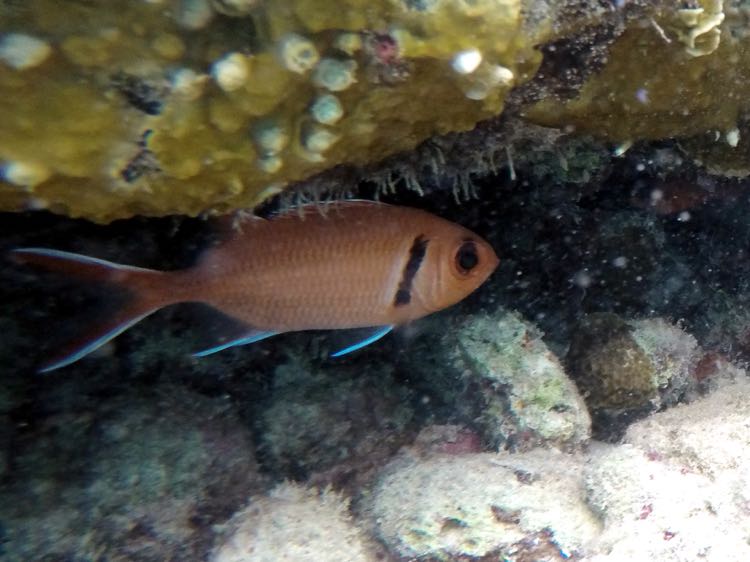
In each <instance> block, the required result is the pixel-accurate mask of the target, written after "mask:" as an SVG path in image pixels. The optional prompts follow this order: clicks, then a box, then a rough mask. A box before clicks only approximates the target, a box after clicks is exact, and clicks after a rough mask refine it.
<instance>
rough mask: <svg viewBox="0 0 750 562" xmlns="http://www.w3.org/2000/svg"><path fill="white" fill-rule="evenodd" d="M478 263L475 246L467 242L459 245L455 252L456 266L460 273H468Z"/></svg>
mask: <svg viewBox="0 0 750 562" xmlns="http://www.w3.org/2000/svg"><path fill="white" fill-rule="evenodd" d="M478 263H479V254H477V245H476V244H474V242H472V241H470V240H468V241H466V242H464V243H463V244H461V247H460V248H459V249H458V252H456V266H457V267H458V270H459V271H460V272H461V273H468V272H469V271H471V270H472V269H474V268H475V267H476V266H477V264H478Z"/></svg>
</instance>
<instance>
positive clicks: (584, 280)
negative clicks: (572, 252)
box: [573, 271, 592, 289]
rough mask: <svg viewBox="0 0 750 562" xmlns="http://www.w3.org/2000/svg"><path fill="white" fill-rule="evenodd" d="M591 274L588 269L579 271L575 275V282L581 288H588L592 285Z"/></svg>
mask: <svg viewBox="0 0 750 562" xmlns="http://www.w3.org/2000/svg"><path fill="white" fill-rule="evenodd" d="M591 283H592V279H591V275H589V274H588V272H587V271H579V272H578V273H576V274H575V275H574V276H573V284H574V285H575V286H576V287H579V288H581V289H587V288H588V287H590V286H591Z"/></svg>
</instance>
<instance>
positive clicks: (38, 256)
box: [10, 248, 178, 373]
mask: <svg viewBox="0 0 750 562" xmlns="http://www.w3.org/2000/svg"><path fill="white" fill-rule="evenodd" d="M10 257H11V258H12V259H13V260H14V261H16V262H17V263H22V264H28V265H34V266H38V267H42V268H44V269H48V270H51V271H55V272H59V273H62V274H65V275H68V276H70V277H76V278H78V279H81V280H84V281H95V282H104V283H110V284H113V285H116V286H118V287H120V288H122V289H125V290H126V291H127V294H128V298H127V299H126V300H125V302H124V304H123V305H122V306H121V307H120V308H119V309H118V310H116V311H115V312H114V313H113V314H112V315H111V316H109V317H107V318H102V319H101V320H100V321H98V322H97V323H96V324H95V325H93V326H91V327H90V328H89V329H88V330H87V331H86V333H85V335H83V336H82V337H80V338H77V339H75V340H74V341H71V342H70V343H69V344H68V345H66V346H65V348H64V349H63V350H61V351H60V353H58V354H56V355H55V356H54V357H52V358H51V359H50V360H49V361H47V362H46V363H44V364H43V365H42V366H41V367H40V369H39V372H41V373H47V372H49V371H53V370H55V369H59V368H60V367H65V366H66V365H70V364H71V363H73V362H75V361H78V360H79V359H80V358H81V357H83V356H85V355H88V354H89V353H91V352H92V351H94V350H95V349H97V348H99V347H101V346H102V345H104V344H105V343H107V342H108V341H110V340H111V339H112V338H114V337H116V336H118V335H119V334H121V333H122V332H124V331H125V330H127V329H128V328H130V327H131V326H133V325H134V324H136V323H137V322H139V321H141V320H142V319H143V318H145V317H146V316H148V315H149V314H151V313H153V312H156V311H157V310H159V309H160V308H162V307H164V306H167V305H169V304H172V303H174V302H177V301H178V299H176V298H175V297H174V296H173V295H171V294H170V292H169V284H168V283H167V282H166V281H167V279H166V277H167V276H168V275H169V273H165V272H162V271H155V270H152V269H144V268H140V267H132V266H128V265H120V264H117V263H113V262H109V261H105V260H101V259H98V258H92V257H88V256H83V255H80V254H73V253H70V252H61V251H59V250H50V249H47V248H17V249H15V250H11V253H10Z"/></svg>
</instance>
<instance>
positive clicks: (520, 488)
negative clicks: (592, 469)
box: [369, 449, 599, 561]
mask: <svg viewBox="0 0 750 562" xmlns="http://www.w3.org/2000/svg"><path fill="white" fill-rule="evenodd" d="M581 469H582V459H581V458H579V457H575V456H570V455H566V454H563V453H560V452H558V451H555V450H543V449H537V450H535V451H531V452H527V453H521V454H507V453H503V454H500V455H495V454H489V453H480V454H470V455H436V456H432V457H429V458H426V459H414V458H411V457H409V456H403V457H401V458H398V459H396V460H395V461H393V462H392V463H391V464H390V465H388V466H387V467H386V468H385V469H384V470H383V473H382V474H381V475H380V477H379V478H378V480H377V482H376V484H375V486H374V490H373V492H372V498H371V505H370V506H369V513H370V517H371V518H372V521H373V523H374V525H375V529H376V532H377V534H378V536H379V537H380V539H381V540H382V541H383V542H385V544H386V545H387V546H388V547H389V549H390V550H391V552H393V553H394V554H395V555H397V556H400V557H404V558H408V559H423V558H424V559H428V560H446V561H447V560H468V559H471V560H474V559H478V558H481V559H485V558H483V557H487V559H491V560H495V559H500V560H550V561H553V560H566V559H568V558H569V557H570V555H571V554H573V553H575V552H580V551H581V550H582V549H583V547H584V546H585V544H586V543H587V542H588V541H589V540H591V539H592V538H594V537H595V536H596V535H597V533H598V531H599V522H598V521H597V519H596V517H595V516H594V515H593V513H592V512H591V511H590V510H589V509H588V507H587V506H586V504H585V502H584V500H583V497H584V492H583V487H582V482H580V480H579V477H578V474H579V473H580V471H581Z"/></svg>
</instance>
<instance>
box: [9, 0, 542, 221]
mask: <svg viewBox="0 0 750 562" xmlns="http://www.w3.org/2000/svg"><path fill="white" fill-rule="evenodd" d="M0 10H2V11H1V12H0V16H2V19H3V20H4V28H5V29H13V30H17V33H15V34H6V35H3V36H0V97H2V99H3V100H5V102H4V103H3V104H2V107H0V119H2V121H3V124H4V125H3V127H2V130H1V131H0V166H1V170H2V182H1V183H0V205H1V206H2V207H3V208H5V209H23V208H35V209H36V208H48V209H51V210H53V211H55V212H59V213H64V214H69V215H72V216H84V217H87V218H90V219H93V220H98V221H108V220H111V219H114V218H119V217H127V216H132V215H134V214H149V215H163V214H170V213H185V214H196V213H199V212H202V211H206V210H210V209H215V210H227V209H234V208H238V207H251V206H254V205H256V204H258V203H259V202H261V201H262V200H264V199H265V198H266V197H268V196H270V195H272V194H274V193H277V192H279V191H280V190H281V189H283V188H284V187H285V186H286V185H288V184H289V183H291V182H294V181H296V180H301V179H304V178H306V177H308V176H310V175H312V174H314V173H316V172H319V171H321V170H324V169H327V168H330V167H332V166H334V165H337V164H342V163H347V164H354V165H356V164H363V163H369V162H374V161H378V160H380V159H382V158H383V157H385V156H387V155H389V154H393V153H395V152H398V151H404V150H409V149H411V148H413V147H414V146H416V144H417V143H419V142H420V141H422V140H424V139H426V138H428V137H430V136H431V135H435V134H439V133H445V132H448V131H458V130H467V129H470V128H472V127H473V126H474V125H475V124H476V122H477V121H479V120H480V119H483V118H487V117H490V116H493V115H496V114H498V113H499V112H500V111H501V109H502V107H503V103H504V100H505V97H506V94H507V93H508V91H509V90H510V88H511V87H512V86H513V85H514V84H516V83H517V82H521V81H523V80H525V79H527V78H528V77H529V76H530V74H531V73H532V72H533V70H534V69H535V68H536V66H537V64H538V62H539V60H540V54H539V53H538V52H537V51H535V49H534V45H535V44H536V43H538V42H540V41H541V40H542V38H543V36H544V35H545V34H547V33H550V32H551V31H550V29H551V28H550V18H551V16H550V15H547V16H538V17H535V18H533V19H532V18H529V17H527V16H526V15H525V14H524V13H522V2H521V0H481V1H480V2H463V1H462V0H441V1H435V2H410V1H392V0H389V1H378V2H374V3H373V2H365V1H363V0H347V1H346V2H345V3H344V4H341V3H333V4H332V3H330V2H325V1H319V0H318V1H316V0H285V1H280V2H262V1H256V2H218V1H217V2H211V3H209V2H207V1H205V0H203V1H201V0H162V1H156V2H125V3H121V4H118V7H117V9H113V8H112V5H111V3H108V2H101V1H96V2H72V3H68V4H66V5H65V6H62V5H60V4H59V3H56V2H52V1H50V0H33V1H31V2H25V3H20V4H19V3H10V4H8V3H6V4H3V6H2V7H0ZM324 96H325V97H324ZM321 99H324V101H325V103H323V104H321V102H320V100H321ZM426 99H429V100H430V103H424V100H426Z"/></svg>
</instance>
